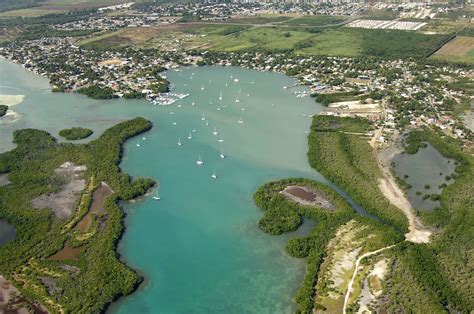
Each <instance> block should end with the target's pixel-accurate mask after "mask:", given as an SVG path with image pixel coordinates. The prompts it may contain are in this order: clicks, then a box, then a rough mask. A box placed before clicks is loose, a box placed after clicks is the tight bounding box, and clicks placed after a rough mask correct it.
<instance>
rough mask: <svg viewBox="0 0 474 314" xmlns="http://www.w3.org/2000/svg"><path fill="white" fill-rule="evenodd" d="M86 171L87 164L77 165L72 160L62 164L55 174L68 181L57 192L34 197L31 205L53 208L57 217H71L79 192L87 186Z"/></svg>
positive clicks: (39, 207)
mask: <svg viewBox="0 0 474 314" xmlns="http://www.w3.org/2000/svg"><path fill="white" fill-rule="evenodd" d="M85 171H86V167H85V166H75V165H74V164H73V163H71V162H66V163H64V164H62V165H61V166H60V167H59V168H57V169H56V170H55V171H54V174H55V175H57V176H59V177H61V178H63V179H64V180H65V181H66V183H64V184H63V185H61V186H60V188H59V190H58V191H57V192H54V193H51V194H49V195H40V196H38V197H37V198H35V199H33V200H32V201H31V206H32V207H33V208H34V209H41V208H51V209H52V210H53V212H54V214H55V215H56V217H57V218H59V219H66V218H69V217H70V216H71V214H72V212H73V211H74V207H75V205H76V201H77V198H78V197H79V194H80V193H81V191H82V190H83V189H84V188H85V187H86V180H85V179H83V178H82V175H83V173H84V172H85Z"/></svg>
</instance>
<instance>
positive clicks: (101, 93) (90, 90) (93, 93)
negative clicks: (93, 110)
mask: <svg viewBox="0 0 474 314" xmlns="http://www.w3.org/2000/svg"><path fill="white" fill-rule="evenodd" d="M77 92H78V93H79V94H84V95H86V96H88V97H90V98H93V99H111V98H118V96H117V95H115V93H114V90H113V89H111V88H110V87H107V86H105V87H100V86H98V85H91V86H88V87H82V88H79V89H78V90H77Z"/></svg>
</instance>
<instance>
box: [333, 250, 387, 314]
mask: <svg viewBox="0 0 474 314" xmlns="http://www.w3.org/2000/svg"><path fill="white" fill-rule="evenodd" d="M394 246H395V245H390V246H386V247H383V248H381V249H378V250H375V251H372V252H367V253H365V254H362V255H361V256H360V257H359V258H358V259H357V261H356V264H355V268H354V273H353V274H352V278H351V280H350V281H349V285H348V286H347V292H346V295H345V297H344V307H343V308H342V313H343V314H346V309H347V305H348V303H349V297H350V295H351V293H352V291H353V286H354V281H355V278H356V276H357V272H358V271H359V269H360V268H362V267H361V266H360V262H361V261H362V260H363V259H364V258H367V257H369V256H372V255H376V254H379V253H381V252H383V251H385V250H388V249H390V248H392V247H394Z"/></svg>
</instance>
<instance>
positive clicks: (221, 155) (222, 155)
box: [219, 148, 225, 159]
mask: <svg viewBox="0 0 474 314" xmlns="http://www.w3.org/2000/svg"><path fill="white" fill-rule="evenodd" d="M219 157H221V158H222V159H224V158H225V155H224V149H223V148H221V154H220V155H219Z"/></svg>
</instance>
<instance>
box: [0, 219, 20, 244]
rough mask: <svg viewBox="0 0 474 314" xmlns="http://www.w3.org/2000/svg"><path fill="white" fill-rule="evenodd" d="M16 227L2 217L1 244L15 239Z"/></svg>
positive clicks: (0, 227) (0, 220)
mask: <svg viewBox="0 0 474 314" xmlns="http://www.w3.org/2000/svg"><path fill="white" fill-rule="evenodd" d="M15 235H16V232H15V228H14V227H13V226H12V225H10V224H9V223H8V222H6V221H5V220H3V219H0V245H2V244H5V243H8V242H10V241H12V240H13V239H15Z"/></svg>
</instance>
